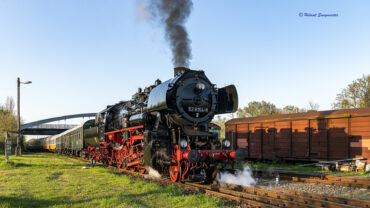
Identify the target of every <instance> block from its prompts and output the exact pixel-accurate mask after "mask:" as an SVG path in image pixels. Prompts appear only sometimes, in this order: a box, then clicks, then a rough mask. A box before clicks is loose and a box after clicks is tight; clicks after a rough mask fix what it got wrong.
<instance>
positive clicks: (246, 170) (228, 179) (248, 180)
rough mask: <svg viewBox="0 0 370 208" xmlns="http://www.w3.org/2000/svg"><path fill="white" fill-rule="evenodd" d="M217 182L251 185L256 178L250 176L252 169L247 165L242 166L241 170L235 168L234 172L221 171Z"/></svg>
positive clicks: (254, 182)
mask: <svg viewBox="0 0 370 208" xmlns="http://www.w3.org/2000/svg"><path fill="white" fill-rule="evenodd" d="M217 179H218V178H217ZM218 180H219V179H218ZM219 182H221V183H228V184H235V185H241V186H253V185H255V184H256V180H254V178H253V177H252V171H251V169H250V167H249V166H247V165H245V166H244V167H243V170H237V171H236V172H235V174H232V173H226V172H222V173H221V180H219Z"/></svg>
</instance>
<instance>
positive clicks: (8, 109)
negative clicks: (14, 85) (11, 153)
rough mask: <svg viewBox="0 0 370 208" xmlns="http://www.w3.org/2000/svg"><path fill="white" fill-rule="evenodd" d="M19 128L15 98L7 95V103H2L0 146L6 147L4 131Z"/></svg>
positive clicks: (0, 109) (0, 111)
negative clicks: (15, 110)
mask: <svg viewBox="0 0 370 208" xmlns="http://www.w3.org/2000/svg"><path fill="white" fill-rule="evenodd" d="M16 130H17V117H16V115H15V113H14V100H13V98H12V97H7V99H6V102H5V105H0V148H1V149H4V131H16Z"/></svg>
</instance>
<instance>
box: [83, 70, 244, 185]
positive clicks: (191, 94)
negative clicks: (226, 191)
mask: <svg viewBox="0 0 370 208" xmlns="http://www.w3.org/2000/svg"><path fill="white" fill-rule="evenodd" d="M237 108H238V96H237V91H236V88H235V86H234V85H229V86H227V87H224V88H217V87H216V85H214V84H212V83H211V81H210V80H209V79H208V78H207V76H206V75H205V73H204V71H196V70H190V69H187V68H184V67H178V68H175V70H174V77H173V78H172V79H169V80H167V81H165V82H161V81H160V80H156V81H155V83H154V84H153V85H151V86H149V87H146V88H145V89H141V88H139V89H138V91H137V93H135V94H134V95H133V96H132V99H131V100H129V101H122V102H119V103H117V104H115V105H112V106H107V108H106V109H104V110H103V111H101V112H99V113H98V114H97V115H96V119H95V125H96V126H95V127H94V128H91V129H88V130H86V134H85V135H87V137H89V138H85V142H86V145H87V146H88V151H89V157H90V159H91V160H92V162H95V161H101V162H103V163H106V164H109V165H117V167H118V168H122V169H131V170H135V171H139V172H142V173H144V172H145V171H146V170H147V168H146V167H148V166H150V167H153V168H155V169H156V170H158V171H159V172H160V173H162V174H169V176H170V178H171V180H172V181H184V180H185V178H188V177H190V178H191V177H193V178H194V177H201V178H203V179H204V180H206V181H210V180H213V179H214V177H215V176H216V174H217V172H218V168H217V165H218V164H219V163H220V162H233V161H235V160H238V159H243V158H244V152H243V151H239V150H238V151H234V150H230V149H228V148H229V147H230V141H228V140H224V142H223V144H221V142H220V141H219V139H218V135H217V134H215V133H212V132H211V131H210V130H209V127H210V122H211V120H212V119H213V117H214V115H216V114H223V113H232V112H235V111H236V110H237ZM89 132H90V133H89ZM94 132H95V133H96V134H94ZM92 138H93V139H92Z"/></svg>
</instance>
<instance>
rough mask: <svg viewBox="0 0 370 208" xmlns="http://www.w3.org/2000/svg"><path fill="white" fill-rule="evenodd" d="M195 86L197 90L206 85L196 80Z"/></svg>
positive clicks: (201, 89) (202, 88)
mask: <svg viewBox="0 0 370 208" xmlns="http://www.w3.org/2000/svg"><path fill="white" fill-rule="evenodd" d="M195 87H196V88H197V90H199V91H203V90H204V89H205V88H206V85H205V84H203V83H201V82H198V83H197V85H195Z"/></svg>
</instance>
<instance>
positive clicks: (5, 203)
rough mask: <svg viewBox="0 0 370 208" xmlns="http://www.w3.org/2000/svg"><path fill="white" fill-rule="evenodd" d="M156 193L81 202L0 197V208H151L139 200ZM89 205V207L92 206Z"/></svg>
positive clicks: (61, 199) (113, 196)
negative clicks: (124, 207)
mask: <svg viewBox="0 0 370 208" xmlns="http://www.w3.org/2000/svg"><path fill="white" fill-rule="evenodd" d="M156 194H158V193H157V192H156V191H150V192H145V193H139V194H127V195H119V194H116V195H106V196H101V197H92V198H87V199H82V200H70V199H68V197H58V198H55V199H35V198H26V197H16V196H0V207H2V208H8V207H9V208H13V207H21V208H23V207H41V208H43V207H50V206H57V205H67V206H68V207H75V206H78V207H79V206H81V205H83V204H85V203H87V204H85V206H87V205H89V203H92V204H95V202H96V203H97V204H99V205H98V206H96V204H95V205H94V207H110V206H119V205H121V204H123V203H125V204H128V205H130V206H133V207H148V208H150V207H152V206H151V205H148V204H147V203H145V202H144V200H141V199H142V197H146V196H150V195H156ZM92 204H91V206H92Z"/></svg>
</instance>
